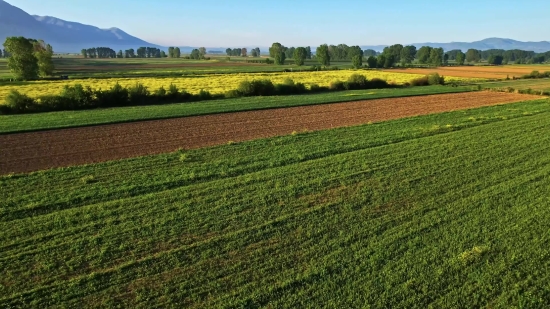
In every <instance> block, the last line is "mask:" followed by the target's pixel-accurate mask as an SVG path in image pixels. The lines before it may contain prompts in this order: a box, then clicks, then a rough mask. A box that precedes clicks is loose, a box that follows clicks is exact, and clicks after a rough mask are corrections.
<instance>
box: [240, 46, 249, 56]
mask: <svg viewBox="0 0 550 309" xmlns="http://www.w3.org/2000/svg"><path fill="white" fill-rule="evenodd" d="M246 56H248V50H247V49H246V48H244V47H243V48H241V57H246Z"/></svg>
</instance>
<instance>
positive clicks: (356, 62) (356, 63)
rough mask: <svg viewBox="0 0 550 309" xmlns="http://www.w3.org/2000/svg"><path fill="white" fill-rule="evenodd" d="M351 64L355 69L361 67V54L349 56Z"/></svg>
mask: <svg viewBox="0 0 550 309" xmlns="http://www.w3.org/2000/svg"><path fill="white" fill-rule="evenodd" d="M351 65H352V66H353V67H354V68H356V69H359V68H360V67H362V66H363V56H359V55H355V56H353V57H351Z"/></svg>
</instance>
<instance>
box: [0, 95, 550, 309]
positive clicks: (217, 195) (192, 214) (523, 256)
mask: <svg viewBox="0 0 550 309" xmlns="http://www.w3.org/2000/svg"><path fill="white" fill-rule="evenodd" d="M549 116H550V101H549V100H547V99H544V100H538V101H531V102H522V103H515V104H507V105H502V106H494V107H486V108H479V109H473V110H467V111H457V112H450V113H442V114H436V115H430V116H422V117H414V118H408V119H402V120H397V121H390V122H382V123H378V124H372V125H364V126H358V127H350V128H342V129H334V130H328V131H319V132H313V133H307V134H298V135H294V136H286V137H279V138H272V139H265V140H257V141H252V142H245V143H238V144H234V145H224V146H219V147H214V148H206V149H199V150H192V151H185V152H177V153H172V154H165V155H159V156H150V157H143V158H136V159H129V160H122V161H116V162H109V163H102V164H93V165H87V166H80V167H72V168H63V169H56V170H50V171H42V172H36V173H31V174H26V175H12V176H3V177H0V229H1V230H2V233H0V251H1V252H2V255H1V256H0V267H1V268H2V276H0V291H1V293H0V306H1V307H4V308H10V307H35V308H44V307H117V306H119V307H132V308H134V307H140V308H151V307H174V308H259V307H267V308H297V307H309V308H319V307H327V308H430V307H432V308H481V307H484V308H485V307H489V308H547V307H548V306H550V286H549V284H548V282H549V280H550V246H549V241H550V232H549V228H548V221H549V220H550V209H549V208H548V205H549V204H550V200H549V195H548V188H549V186H550V177H548V176H549V174H550V156H548V151H549V148H550V146H549V145H550V135H549V134H548V128H549V127H550V117H549Z"/></svg>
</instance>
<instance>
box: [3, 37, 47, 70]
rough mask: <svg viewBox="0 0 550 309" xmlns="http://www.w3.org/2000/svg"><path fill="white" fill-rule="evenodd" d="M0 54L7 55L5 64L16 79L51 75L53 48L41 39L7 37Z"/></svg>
mask: <svg viewBox="0 0 550 309" xmlns="http://www.w3.org/2000/svg"><path fill="white" fill-rule="evenodd" d="M2 55H8V56H9V57H8V63H7V66H8V68H9V69H10V71H11V72H12V73H13V74H14V75H15V77H16V78H17V79H23V80H33V79H37V78H38V77H39V76H41V77H47V76H52V75H53V72H54V69H55V67H54V64H53V61H52V56H53V48H52V46H51V45H50V44H46V43H45V42H44V41H42V40H35V39H29V38H25V37H8V38H6V41H5V42H4V50H3V51H2Z"/></svg>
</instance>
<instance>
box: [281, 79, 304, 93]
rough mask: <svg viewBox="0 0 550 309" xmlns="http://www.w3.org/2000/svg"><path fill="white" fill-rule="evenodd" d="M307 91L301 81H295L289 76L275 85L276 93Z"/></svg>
mask: <svg viewBox="0 0 550 309" xmlns="http://www.w3.org/2000/svg"><path fill="white" fill-rule="evenodd" d="M305 92H307V89H306V86H305V85H304V84H302V83H295V82H294V81H293V80H292V79H290V78H285V80H284V81H283V83H282V84H277V85H275V93H276V94H278V95H290V94H302V93H305Z"/></svg>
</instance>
